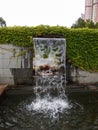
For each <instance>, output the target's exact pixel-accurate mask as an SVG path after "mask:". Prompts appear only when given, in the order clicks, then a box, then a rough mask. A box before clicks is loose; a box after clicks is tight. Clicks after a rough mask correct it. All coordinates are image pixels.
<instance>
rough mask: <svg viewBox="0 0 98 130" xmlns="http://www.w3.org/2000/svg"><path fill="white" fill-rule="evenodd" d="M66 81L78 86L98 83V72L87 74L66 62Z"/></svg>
mask: <svg viewBox="0 0 98 130" xmlns="http://www.w3.org/2000/svg"><path fill="white" fill-rule="evenodd" d="M66 70H67V74H66V75H67V77H66V79H67V81H68V82H69V83H70V82H72V83H78V84H95V83H98V72H93V73H92V72H88V71H84V70H81V69H79V68H77V67H74V66H72V65H71V64H70V63H68V62H67V69H66Z"/></svg>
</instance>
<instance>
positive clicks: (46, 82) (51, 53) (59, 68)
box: [28, 38, 68, 116]
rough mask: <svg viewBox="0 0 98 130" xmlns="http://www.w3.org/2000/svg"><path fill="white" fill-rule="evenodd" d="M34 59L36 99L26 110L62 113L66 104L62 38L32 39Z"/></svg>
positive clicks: (64, 48) (64, 46)
mask: <svg viewBox="0 0 98 130" xmlns="http://www.w3.org/2000/svg"><path fill="white" fill-rule="evenodd" d="M33 43H34V50H35V57H34V62H33V69H34V70H35V78H36V85H35V88H34V91H35V95H36V99H35V101H33V102H32V103H31V104H30V105H29V106H28V109H29V110H30V111H31V110H34V111H39V112H44V113H49V112H50V113H52V116H53V115H55V114H56V113H58V112H62V111H63V110H64V109H65V108H66V107H68V103H67V100H66V96H65V86H66V63H65V59H66V45H65V39H63V38H33Z"/></svg>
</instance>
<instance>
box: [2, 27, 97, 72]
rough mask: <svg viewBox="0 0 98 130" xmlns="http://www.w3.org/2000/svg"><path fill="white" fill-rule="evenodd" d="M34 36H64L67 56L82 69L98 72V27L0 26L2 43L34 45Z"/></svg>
mask: <svg viewBox="0 0 98 130" xmlns="http://www.w3.org/2000/svg"><path fill="white" fill-rule="evenodd" d="M33 37H63V38H65V39H66V43H67V49H66V50H67V58H68V59H69V60H70V62H71V63H72V64H73V65H74V66H77V67H79V68H81V69H84V70H87V71H91V72H92V71H95V72H96V71H97V72H98V29H87V28H83V29H68V28H66V27H62V26H51V27H50V26H47V25H40V26H36V27H7V28H0V44H5V43H8V44H13V45H16V46H26V47H29V46H32V45H33V44H32V41H33V40H32V38H33Z"/></svg>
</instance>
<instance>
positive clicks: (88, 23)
mask: <svg viewBox="0 0 98 130" xmlns="http://www.w3.org/2000/svg"><path fill="white" fill-rule="evenodd" d="M71 28H98V23H96V24H94V22H93V21H92V20H86V21H84V20H83V19H82V18H78V20H77V21H76V23H74V24H73V25H72V26H71Z"/></svg>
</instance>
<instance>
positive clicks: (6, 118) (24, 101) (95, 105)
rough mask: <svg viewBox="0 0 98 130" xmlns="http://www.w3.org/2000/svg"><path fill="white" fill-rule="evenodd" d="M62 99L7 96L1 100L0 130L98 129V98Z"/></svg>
mask: <svg viewBox="0 0 98 130" xmlns="http://www.w3.org/2000/svg"><path fill="white" fill-rule="evenodd" d="M58 100H59V99H49V100H44V101H42V100H40V101H36V99H35V98H34V96H33V95H17V96H16V95H5V96H4V97H3V98H2V99H0V130H98V97H97V96H95V95H85V96H79V95H78V96H76V95H75V96H70V95H67V99H62V100H60V101H58ZM54 102H55V103H56V104H54ZM45 103H46V104H45ZM49 103H50V104H49Z"/></svg>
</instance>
